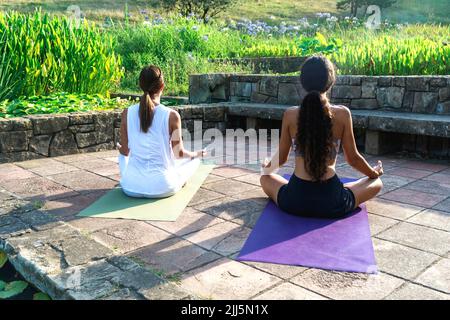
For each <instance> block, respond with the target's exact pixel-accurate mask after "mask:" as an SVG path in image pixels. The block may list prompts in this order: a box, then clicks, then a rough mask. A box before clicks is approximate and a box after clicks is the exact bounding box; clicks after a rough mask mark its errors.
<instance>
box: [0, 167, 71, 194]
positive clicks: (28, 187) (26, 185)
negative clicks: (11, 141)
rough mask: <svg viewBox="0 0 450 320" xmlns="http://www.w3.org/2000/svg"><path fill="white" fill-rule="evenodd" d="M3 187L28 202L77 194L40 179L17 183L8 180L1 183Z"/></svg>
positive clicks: (47, 180)
mask: <svg viewBox="0 0 450 320" xmlns="http://www.w3.org/2000/svg"><path fill="white" fill-rule="evenodd" d="M64 174H65V173H64ZM2 183H3V182H2ZM3 187H4V188H5V189H6V190H8V191H10V192H12V193H14V194H17V195H18V196H20V197H22V198H26V199H29V200H33V199H34V200H42V199H47V200H52V199H58V198H64V197H70V196H74V195H76V194H77V193H76V192H74V191H73V190H70V189H68V188H66V187H65V186H63V185H60V184H58V183H55V182H53V181H50V180H49V179H47V178H42V177H37V178H29V179H23V180H19V181H15V180H8V181H6V182H4V183H3Z"/></svg>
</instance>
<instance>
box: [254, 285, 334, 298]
mask: <svg viewBox="0 0 450 320" xmlns="http://www.w3.org/2000/svg"><path fill="white" fill-rule="evenodd" d="M253 300H327V299H326V298H324V297H322V296H320V295H318V294H316V293H314V292H311V291H308V290H306V289H303V288H302V287H299V286H296V285H295V284H292V283H288V282H286V283H282V284H280V285H279V286H276V287H275V288H272V289H270V290H269V291H266V292H264V293H263V294H261V295H258V296H257V297H255V298H253Z"/></svg>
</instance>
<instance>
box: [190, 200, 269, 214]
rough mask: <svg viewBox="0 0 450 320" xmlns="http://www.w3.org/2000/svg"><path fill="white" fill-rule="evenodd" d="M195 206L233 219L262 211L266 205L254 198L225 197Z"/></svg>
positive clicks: (209, 212)
mask: <svg viewBox="0 0 450 320" xmlns="http://www.w3.org/2000/svg"><path fill="white" fill-rule="evenodd" d="M194 208H195V209H197V210H199V211H203V212H206V213H208V214H211V215H213V216H216V217H219V218H222V219H225V220H233V219H235V218H237V217H240V216H242V215H247V214H250V213H252V212H255V211H258V212H262V210H263V208H264V207H263V206H262V205H261V204H259V203H257V202H255V201H252V200H246V199H244V200H237V199H234V198H230V197H225V198H220V199H217V200H213V201H209V202H205V203H202V204H200V205H196V206H194Z"/></svg>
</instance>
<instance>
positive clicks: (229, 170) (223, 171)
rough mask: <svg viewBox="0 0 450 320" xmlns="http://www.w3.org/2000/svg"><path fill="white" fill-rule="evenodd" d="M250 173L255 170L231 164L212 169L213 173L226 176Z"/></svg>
mask: <svg viewBox="0 0 450 320" xmlns="http://www.w3.org/2000/svg"><path fill="white" fill-rule="evenodd" d="M250 173H253V172H252V171H250V170H247V169H241V168H236V167H229V166H227V167H221V168H216V169H214V170H213V171H212V174H214V175H217V176H221V177H224V178H236V177H239V176H243V175H247V174H250Z"/></svg>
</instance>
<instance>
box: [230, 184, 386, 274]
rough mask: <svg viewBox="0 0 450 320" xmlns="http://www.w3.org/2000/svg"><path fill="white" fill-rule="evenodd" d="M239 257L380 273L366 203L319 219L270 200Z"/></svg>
mask: <svg viewBox="0 0 450 320" xmlns="http://www.w3.org/2000/svg"><path fill="white" fill-rule="evenodd" d="M288 177H289V176H288ZM341 181H342V182H348V181H352V179H345V178H343V179H341ZM237 260H240V261H258V262H269V263H277V264H286V265H298V266H304V267H313V268H319V269H327V270H335V271H348V272H364V273H377V265H376V261H375V254H374V251H373V244H372V238H371V235H370V228H369V221H368V215H367V209H366V206H365V205H364V204H363V205H361V206H360V207H359V208H357V209H356V210H355V211H354V212H353V213H351V214H349V215H348V216H347V217H345V218H343V219H315V218H303V217H297V216H293V215H290V214H287V213H285V212H283V211H281V210H280V209H279V208H278V207H277V206H276V205H275V203H274V202H273V201H270V202H269V203H268V204H267V207H266V208H265V209H264V211H263V213H262V214H261V216H260V218H259V220H258V222H257V223H256V225H255V227H254V228H253V231H252V232H251V234H250V236H249V237H248V239H247V241H246V242H245V244H244V247H243V248H242V250H241V252H240V254H239V256H238V257H237Z"/></svg>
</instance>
